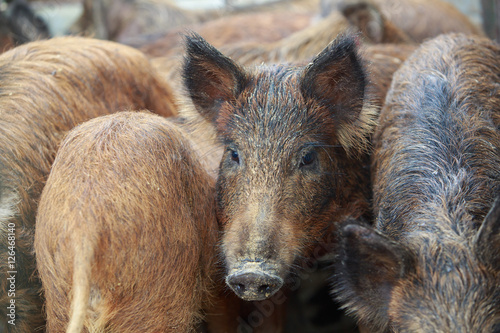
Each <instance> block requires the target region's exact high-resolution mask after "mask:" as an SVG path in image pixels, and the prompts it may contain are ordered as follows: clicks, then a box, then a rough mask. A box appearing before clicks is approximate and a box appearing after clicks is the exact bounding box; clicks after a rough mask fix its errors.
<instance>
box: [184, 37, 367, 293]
mask: <svg viewBox="0 0 500 333" xmlns="http://www.w3.org/2000/svg"><path fill="white" fill-rule="evenodd" d="M184 79H185V84H186V87H187V90H188V92H189V95H190V97H191V99H192V101H193V103H194V105H195V108H196V110H197V111H198V113H199V114H200V116H201V117H203V118H204V120H205V121H207V122H208V123H210V126H213V127H214V128H215V130H216V132H217V135H218V138H219V139H220V141H221V142H222V143H223V144H224V145H225V153H224V155H223V157H222V161H221V164H220V171H219V176H218V181H217V186H216V187H217V216H218V220H219V222H220V223H221V225H222V228H223V240H222V252H223V256H224V259H225V265H226V269H227V274H226V282H227V284H228V285H229V287H230V288H231V289H232V290H233V291H234V292H235V293H236V294H237V295H238V296H240V297H241V298H243V299H245V300H263V299H266V298H268V297H271V296H272V295H273V294H275V293H276V292H277V291H278V290H279V289H280V288H281V287H282V286H283V284H284V281H285V279H286V277H287V275H288V273H289V272H290V271H291V270H292V269H293V266H294V265H296V264H297V263H299V262H301V260H302V259H306V258H308V257H309V256H311V255H312V252H313V250H314V248H315V247H317V246H318V244H322V243H324V240H325V239H327V238H329V236H330V235H331V233H332V230H333V229H334V226H335V224H336V222H338V221H341V220H343V219H344V218H346V217H347V216H354V217H359V216H362V215H364V214H366V213H367V210H368V203H367V199H368V196H369V190H368V178H369V177H368V176H369V175H368V170H367V169H366V168H365V166H366V164H365V162H367V154H366V152H367V148H368V145H369V140H368V137H369V135H370V133H371V131H372V129H373V127H374V123H375V117H376V114H377V113H376V110H375V109H374V108H372V107H371V104H370V102H369V96H368V95H367V94H365V89H366V85H367V83H366V74H365V70H364V67H363V64H362V63H361V60H360V59H359V57H358V54H357V48H356V42H355V39H354V38H353V37H351V36H341V37H339V38H338V39H336V40H335V41H334V42H333V43H332V44H331V45H329V46H328V47H327V48H326V49H325V50H324V51H323V52H321V53H320V54H319V55H318V56H317V57H316V58H315V59H314V60H313V61H312V62H311V64H309V65H307V66H303V67H300V66H293V65H261V66H259V67H256V68H253V69H244V68H242V67H240V66H239V65H238V64H236V63H235V62H234V61H232V60H231V59H229V58H227V57H226V56H224V55H222V54H221V53H220V52H219V51H217V50H216V49H215V48H213V47H212V46H211V45H209V44H208V43H206V42H205V41H204V40H203V39H202V38H201V37H199V36H197V35H193V36H190V37H188V38H187V56H186V62H185V65H184Z"/></svg>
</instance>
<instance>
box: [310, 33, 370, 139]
mask: <svg viewBox="0 0 500 333" xmlns="http://www.w3.org/2000/svg"><path fill="white" fill-rule="evenodd" d="M366 85H367V78H366V74H365V70H364V67H363V64H362V61H361V58H360V57H359V55H358V51H357V41H356V37H355V36H354V35H348V36H341V37H338V38H337V39H336V40H334V41H333V42H332V43H331V44H330V45H328V46H327V47H326V48H325V49H324V50H323V51H322V52H321V53H320V54H319V55H318V56H317V57H316V58H315V59H314V60H313V61H312V63H311V64H309V65H308V66H307V67H306V68H305V69H304V72H303V74H302V78H301V92H302V95H303V96H304V97H305V98H306V99H313V100H316V101H317V102H318V103H319V105H321V106H323V107H325V108H326V109H327V110H328V111H329V113H330V114H331V116H332V119H333V120H334V122H335V126H336V127H337V133H338V134H337V136H338V138H339V140H340V143H341V144H342V145H343V146H344V147H345V148H346V149H349V147H351V146H356V147H357V146H359V145H364V144H366V140H365V139H364V136H366V135H368V134H371V131H372V130H373V128H374V124H375V120H374V118H375V117H376V112H371V111H370V110H367V109H365V108H364V104H365V97H366V96H365V87H366Z"/></svg>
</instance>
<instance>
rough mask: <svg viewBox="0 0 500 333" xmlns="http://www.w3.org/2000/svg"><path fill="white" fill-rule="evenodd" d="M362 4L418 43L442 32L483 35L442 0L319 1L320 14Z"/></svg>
mask: <svg viewBox="0 0 500 333" xmlns="http://www.w3.org/2000/svg"><path fill="white" fill-rule="evenodd" d="M363 2H365V3H366V4H367V5H368V6H375V7H377V8H378V9H379V10H380V12H381V13H382V15H383V16H384V17H385V18H386V19H387V20H388V22H391V24H392V25H393V26H394V27H396V28H397V29H399V30H402V31H403V32H404V33H405V34H406V35H407V36H409V37H410V38H411V39H412V40H413V41H415V42H417V43H421V42H423V41H424V40H426V39H428V38H432V37H436V36H438V35H440V34H444V33H452V32H457V33H465V34H478V35H483V34H484V33H483V31H482V29H481V28H480V27H477V26H475V25H474V24H473V23H472V22H471V20H470V19H469V18H468V17H467V16H466V15H465V14H463V13H462V12H460V11H459V10H458V9H457V8H456V7H455V6H454V5H453V4H451V3H450V2H448V1H445V0H321V15H322V16H323V17H326V16H328V15H330V13H332V12H334V11H336V10H338V9H339V8H343V7H345V6H346V5H349V4H352V3H363Z"/></svg>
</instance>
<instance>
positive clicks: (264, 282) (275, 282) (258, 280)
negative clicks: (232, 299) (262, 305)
mask: <svg viewBox="0 0 500 333" xmlns="http://www.w3.org/2000/svg"><path fill="white" fill-rule="evenodd" d="M262 266H263V265H262V263H248V264H246V265H245V266H243V267H241V268H239V269H233V270H231V272H230V273H229V274H228V275H227V277H226V284H227V285H228V286H229V288H231V290H233V291H234V293H235V294H236V295H238V297H240V298H242V299H244V300H246V301H261V300H264V299H267V298H269V297H271V296H272V295H274V294H275V293H276V292H277V291H278V290H280V289H281V287H282V286H283V279H282V278H281V277H279V276H277V275H276V274H274V273H273V271H272V270H266V269H263V268H262Z"/></svg>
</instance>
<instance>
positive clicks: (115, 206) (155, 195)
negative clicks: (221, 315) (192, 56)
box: [35, 112, 218, 333]
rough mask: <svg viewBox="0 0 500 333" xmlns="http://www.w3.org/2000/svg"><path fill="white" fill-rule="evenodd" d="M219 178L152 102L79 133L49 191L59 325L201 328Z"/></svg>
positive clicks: (42, 259) (38, 237)
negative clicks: (152, 107) (153, 111)
mask: <svg viewBox="0 0 500 333" xmlns="http://www.w3.org/2000/svg"><path fill="white" fill-rule="evenodd" d="M214 205H215V191H214V179H213V178H212V177H211V176H210V175H209V174H208V173H207V172H206V171H205V169H204V166H203V158H202V157H201V155H197V154H196V153H195V152H194V148H193V145H192V143H191V142H190V140H188V135H187V134H186V133H185V132H184V131H183V130H182V129H181V128H180V127H179V126H177V125H175V124H173V123H172V122H169V121H168V120H167V119H164V118H162V117H160V116H157V115H154V114H151V113H146V112H119V113H116V114H113V115H109V116H103V117H99V118H95V119H92V120H90V121H88V122H86V123H84V124H82V125H80V126H78V127H76V128H75V129H73V130H72V131H70V132H69V134H68V136H67V137H66V138H65V140H64V141H63V143H62V144H61V148H60V149H59V150H58V153H57V155H56V159H55V161H54V164H53V167H52V170H51V172H50V176H49V178H48V179H47V185H46V186H45V188H44V190H43V193H42V195H41V199H40V206H39V210H38V215H37V228H36V234H35V250H36V255H37V267H38V270H39V274H40V278H41V280H42V283H43V288H44V292H45V297H46V312H47V331H48V332H63V331H65V330H66V332H72V333H73V332H75V333H76V332H103V331H106V332H120V333H125V332H134V333H135V332H194V331H195V328H196V326H197V324H199V321H200V319H202V312H201V310H202V308H203V305H205V306H206V305H207V304H210V296H211V291H212V288H213V283H212V281H213V276H214V269H215V267H216V266H215V264H214V262H215V259H216V254H215V251H216V244H217V237H218V225H217V220H216V217H215V207H214Z"/></svg>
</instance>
